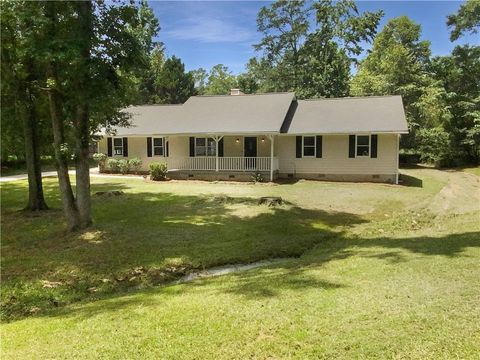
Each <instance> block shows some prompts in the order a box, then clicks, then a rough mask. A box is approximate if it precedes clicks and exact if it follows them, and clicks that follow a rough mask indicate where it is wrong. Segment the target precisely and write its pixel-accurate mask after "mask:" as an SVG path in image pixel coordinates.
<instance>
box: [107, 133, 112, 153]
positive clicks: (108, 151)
mask: <svg viewBox="0 0 480 360" xmlns="http://www.w3.org/2000/svg"><path fill="white" fill-rule="evenodd" d="M112 141H113V140H112V138H111V137H109V138H107V156H108V157H112V156H113V145H112Z"/></svg>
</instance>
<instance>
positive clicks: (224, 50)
mask: <svg viewBox="0 0 480 360" xmlns="http://www.w3.org/2000/svg"><path fill="white" fill-rule="evenodd" d="M268 4H269V2H267V1H151V2H150V5H151V6H152V8H153V9H154V12H155V15H156V16H157V18H158V19H159V21H160V26H161V28H162V29H161V31H160V34H159V37H158V38H159V40H160V41H163V42H164V43H165V47H166V50H167V55H168V56H172V55H176V56H178V57H180V58H181V59H182V61H183V62H184V63H185V67H186V69H187V70H193V69H196V68H199V67H203V68H205V69H207V70H209V69H210V68H211V67H212V66H214V65H216V64H219V63H221V64H224V65H226V66H228V67H229V69H230V70H231V71H232V72H233V73H235V74H238V73H240V72H242V71H244V67H245V64H246V63H247V61H248V59H249V58H251V57H252V56H254V55H255V51H254V50H253V47H252V45H253V44H255V43H257V42H258V41H259V39H260V38H261V34H260V33H258V32H257V31H256V16H257V13H258V11H259V9H260V8H261V7H262V6H265V5H268ZM357 4H358V8H359V10H360V11H361V12H363V11H375V10H379V9H383V10H384V12H385V16H384V18H383V19H382V22H381V23H380V27H379V30H380V29H381V28H382V27H383V26H384V25H385V23H386V22H387V21H388V20H389V19H391V18H394V17H397V16H402V15H407V16H409V17H410V18H411V19H413V20H414V21H416V22H418V23H420V24H421V25H422V30H423V32H422V34H423V39H427V40H430V41H431V49H432V53H433V55H446V54H448V53H449V52H450V51H451V50H452V48H453V47H454V46H455V45H457V44H462V43H466V42H468V43H471V44H477V45H478V44H480V40H479V39H480V37H479V36H478V35H476V36H465V37H464V38H461V39H460V40H458V41H457V42H455V43H451V42H450V40H449V31H448V29H447V26H446V23H445V22H446V16H447V15H449V14H452V13H455V12H456V11H457V10H458V8H459V6H460V5H461V2H459V1H359V2H358V3H357Z"/></svg>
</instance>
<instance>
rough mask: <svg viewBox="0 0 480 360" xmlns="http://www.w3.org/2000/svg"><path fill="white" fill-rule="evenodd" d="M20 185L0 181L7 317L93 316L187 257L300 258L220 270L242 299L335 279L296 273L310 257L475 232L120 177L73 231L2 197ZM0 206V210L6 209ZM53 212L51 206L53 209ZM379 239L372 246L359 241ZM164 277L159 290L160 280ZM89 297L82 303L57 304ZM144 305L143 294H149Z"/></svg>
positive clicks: (426, 245)
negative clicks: (437, 233)
mask: <svg viewBox="0 0 480 360" xmlns="http://www.w3.org/2000/svg"><path fill="white" fill-rule="evenodd" d="M25 190H26V189H25V187H24V186H21V185H19V184H14V183H9V184H8V185H2V197H4V191H5V197H4V199H3V200H4V205H5V204H6V205H7V206H6V208H5V209H4V208H2V212H3V215H4V216H2V230H3V234H2V235H3V236H2V248H3V249H2V250H3V256H4V258H5V259H6V260H5V261H4V263H3V270H2V272H3V273H2V276H3V279H2V280H3V286H2V307H3V316H4V318H5V319H18V318H22V317H25V316H29V315H32V314H37V313H38V315H45V316H60V315H68V314H71V315H74V316H85V317H88V316H92V314H95V313H97V312H105V311H109V310H111V311H116V310H119V309H121V308H122V307H124V306H128V305H130V304H132V303H135V302H136V301H141V302H142V303H143V302H144V299H142V300H138V299H137V298H136V297H130V296H126V295H127V294H128V292H129V291H131V290H135V291H137V292H138V291H140V292H144V291H148V292H155V293H156V292H161V294H165V296H168V294H175V293H176V292H185V291H189V290H188V289H191V288H199V287H201V286H204V285H205V283H206V282H205V281H196V282H194V283H193V285H194V286H193V287H189V286H187V285H179V286H175V287H169V288H166V289H154V290H142V289H146V288H151V287H152V286H155V285H162V284H166V283H168V282H169V281H171V280H174V279H176V278H178V277H179V276H181V275H184V274H185V273H188V272H189V271H192V270H193V269H203V268H209V267H213V266H218V265H223V264H232V263H249V262H254V261H258V260H263V259H268V258H276V257H300V256H302V255H304V254H305V253H306V252H307V251H308V250H311V249H313V248H315V250H313V251H312V252H310V253H309V254H307V255H305V256H303V257H302V258H301V259H299V260H298V261H291V262H286V263H285V264H283V263H282V264H278V265H272V266H269V267H267V268H262V269H257V270H254V271H249V272H247V273H238V274H234V275H230V276H231V277H233V279H234V281H232V282H231V284H229V285H224V286H221V287H220V288H219V289H220V291H223V292H227V293H231V294H234V295H238V296H244V297H246V298H249V299H258V298H262V297H273V296H277V295H279V294H281V293H282V292H284V291H286V290H291V291H301V290H302V289H307V288H315V289H322V290H326V291H330V290H334V289H338V288H341V287H343V286H345V285H344V284H342V283H332V282H329V281H324V280H321V279H318V278H316V277H312V276H311V275H309V274H307V273H306V269H308V267H310V266H318V265H320V266H321V265H323V264H325V263H327V262H330V261H335V260H340V259H346V258H348V257H351V256H366V257H376V258H378V259H380V260H384V261H389V262H392V263H395V262H400V261H406V259H405V258H404V257H403V255H402V254H401V252H402V251H404V250H408V251H409V252H412V253H419V254H423V255H443V256H452V257H453V256H460V255H461V252H462V251H464V249H465V248H467V247H473V246H475V247H478V246H480V241H479V240H478V239H479V235H480V234H479V233H465V234H457V235H449V236H446V237H443V238H433V237H420V238H406V239H396V238H395V239H392V238H388V237H385V238H373V239H362V238H351V237H346V235H345V229H346V227H348V226H352V225H356V224H360V223H362V222H365V220H364V219H363V218H362V217H360V216H358V215H355V214H351V213H347V212H331V211H330V212H329V211H323V210H309V209H303V208H300V207H298V206H295V205H294V204H290V203H286V204H284V205H282V206H279V207H267V206H264V205H262V206H260V205H258V199H255V198H249V197H228V196H224V195H216V196H202V195H199V196H180V195H177V194H173V193H168V192H134V191H135V190H137V189H134V188H130V187H129V186H127V185H124V184H111V183H105V184H93V185H92V191H94V192H95V191H105V190H124V191H125V194H124V195H121V196H115V197H94V198H93V208H94V212H95V213H94V218H95V220H96V225H95V226H94V227H92V228H91V229H89V230H87V231H84V232H82V233H76V234H69V233H65V231H64V230H63V229H64V226H63V220H62V217H61V216H58V212H57V215H55V212H47V213H45V215H40V216H38V217H28V216H24V215H22V214H21V213H18V212H14V211H13V210H12V209H13V208H14V207H15V204H17V203H19V202H20V201H19V199H18V198H22V197H24V196H25ZM45 190H46V194H47V199H48V201H52V202H55V201H58V197H57V192H56V186H55V185H52V184H51V183H50V184H48V185H47V186H46V189H45ZM4 210H5V211H4ZM52 214H53V215H52ZM371 248H380V249H381V251H378V252H379V254H378V255H377V254H374V255H372V254H371V251H370V252H368V251H366V250H368V249H371ZM167 289H168V290H167ZM98 299H111V301H107V302H104V301H102V302H101V303H92V304H88V306H86V307H85V308H84V309H83V310H80V309H78V308H76V307H64V308H63V309H56V307H62V306H63V305H67V304H73V303H76V302H87V301H93V300H98ZM147 305H148V304H147Z"/></svg>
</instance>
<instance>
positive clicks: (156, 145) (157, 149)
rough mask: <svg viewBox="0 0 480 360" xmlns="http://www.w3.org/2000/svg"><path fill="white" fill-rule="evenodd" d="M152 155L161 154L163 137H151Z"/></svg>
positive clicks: (162, 152)
mask: <svg viewBox="0 0 480 360" xmlns="http://www.w3.org/2000/svg"><path fill="white" fill-rule="evenodd" d="M152 141H153V155H154V156H163V154H164V146H163V138H153V140H152Z"/></svg>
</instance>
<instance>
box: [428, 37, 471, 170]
mask: <svg viewBox="0 0 480 360" xmlns="http://www.w3.org/2000/svg"><path fill="white" fill-rule="evenodd" d="M430 71H431V72H432V73H433V76H434V77H435V78H436V79H437V80H438V81H440V82H441V84H442V86H443V87H444V88H445V90H446V91H447V94H448V96H447V98H446V99H447V100H446V101H447V105H448V108H449V110H450V113H451V117H450V118H449V120H448V121H447V122H446V123H445V124H444V127H445V130H447V131H448V133H449V135H450V139H451V142H452V146H453V150H454V155H455V158H456V159H457V160H460V161H462V160H463V161H466V162H469V163H477V164H478V163H479V162H480V46H469V45H464V46H457V47H455V49H454V50H453V51H452V54H451V55H449V56H440V57H435V58H433V59H432V64H431V65H430Z"/></svg>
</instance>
